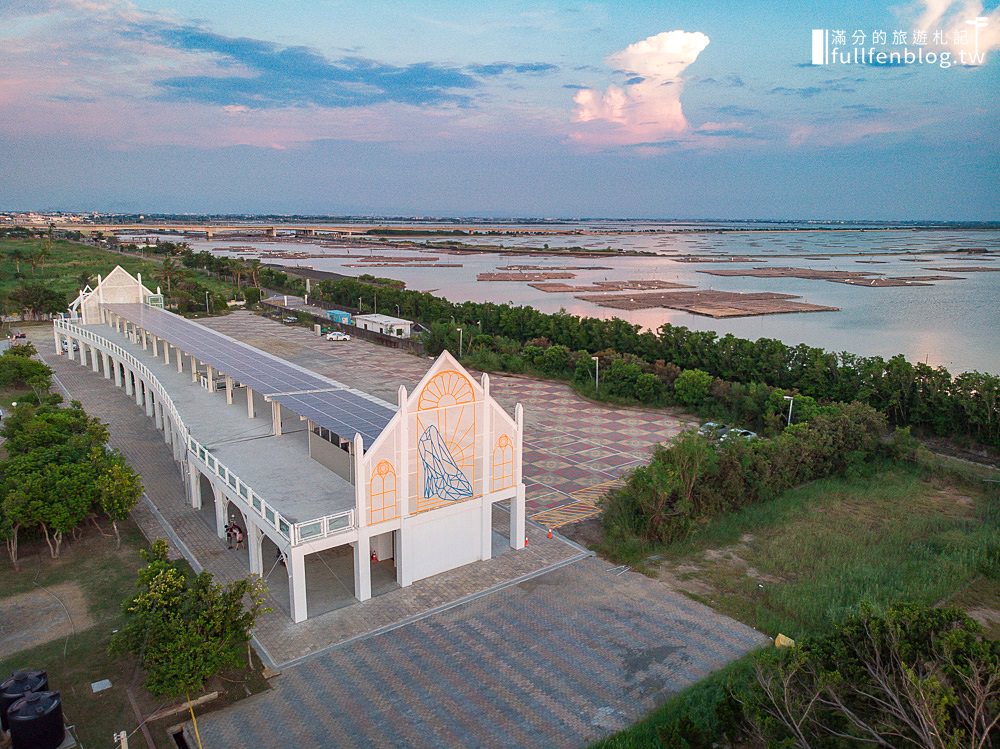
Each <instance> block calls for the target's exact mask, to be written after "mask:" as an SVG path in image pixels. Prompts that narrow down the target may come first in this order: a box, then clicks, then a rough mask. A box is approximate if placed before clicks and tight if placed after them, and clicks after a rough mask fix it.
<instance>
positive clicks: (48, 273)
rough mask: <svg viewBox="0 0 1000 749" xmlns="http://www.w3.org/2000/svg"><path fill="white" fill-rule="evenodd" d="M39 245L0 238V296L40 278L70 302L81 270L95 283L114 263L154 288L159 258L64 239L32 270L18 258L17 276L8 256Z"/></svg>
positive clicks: (219, 287) (220, 286)
mask: <svg viewBox="0 0 1000 749" xmlns="http://www.w3.org/2000/svg"><path fill="white" fill-rule="evenodd" d="M41 246H42V240H41V239H0V296H2V295H5V294H8V293H10V291H11V289H14V288H15V287H17V286H18V285H19V284H20V283H21V282H22V281H24V282H27V283H32V282H36V281H41V282H44V283H45V284H46V285H47V286H50V287H52V288H54V289H56V290H58V291H60V292H62V293H63V294H65V295H66V299H67V301H71V300H72V299H73V298H75V297H76V295H77V293H78V292H79V290H80V287H81V285H82V284H81V280H82V279H81V276H82V275H83V274H84V273H86V274H87V275H88V276H89V277H90V278H92V279H93V280H92V285H93V284H94V283H96V282H97V275H98V274H101V275H102V276H106V275H107V274H108V273H110V272H111V271H112V270H114V268H115V266H116V265H120V266H122V268H124V269H125V270H127V271H128V272H129V273H131V274H133V275H135V274H136V273H142V276H143V282H144V283H145V284H146V286H148V287H149V288H152V289H153V290H154V291H155V290H156V285H157V278H158V277H159V268H160V263H161V259H160V258H156V259H147V258H142V257H138V256H136V255H130V254H125V253H119V252H112V251H110V250H104V249H101V248H99V247H92V246H89V245H85V244H82V243H80V242H70V241H67V240H54V241H53V242H52V251H51V253H50V255H49V256H48V257H47V258H46V260H45V265H44V266H42V265H38V266H37V267H36V268H35V270H34V271H32V269H31V264H30V263H29V262H28V261H27V260H21V278H17V277H16V272H17V265H16V263H15V262H14V260H13V259H12V258H11V253H12V252H13V251H14V250H20V251H21V252H23V253H24V254H25V255H30V254H31V253H32V252H34V251H36V250H37V249H38V248H39V247H41ZM189 272H190V273H192V274H193V275H195V276H196V277H197V279H198V281H199V283H200V284H202V285H203V286H204V287H206V288H208V289H210V290H211V291H212V293H213V294H214V293H219V294H227V295H228V294H230V293H231V290H232V287H231V285H230V284H228V283H226V282H225V281H221V280H219V279H218V278H215V277H214V276H209V275H208V274H206V273H204V272H201V271H189Z"/></svg>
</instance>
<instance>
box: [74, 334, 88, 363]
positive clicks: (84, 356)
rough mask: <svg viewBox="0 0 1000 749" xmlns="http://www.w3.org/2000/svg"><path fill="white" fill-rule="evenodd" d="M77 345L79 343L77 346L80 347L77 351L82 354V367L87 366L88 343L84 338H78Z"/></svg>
mask: <svg viewBox="0 0 1000 749" xmlns="http://www.w3.org/2000/svg"><path fill="white" fill-rule="evenodd" d="M76 345H77V348H79V349H80V350H79V351H78V352H77V353H79V355H80V366H81V367H86V366H87V344H85V343H84V342H83V339H82V338H77V339H76Z"/></svg>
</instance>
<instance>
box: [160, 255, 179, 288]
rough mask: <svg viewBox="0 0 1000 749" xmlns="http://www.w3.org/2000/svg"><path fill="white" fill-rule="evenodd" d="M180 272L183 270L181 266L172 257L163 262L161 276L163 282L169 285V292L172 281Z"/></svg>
mask: <svg viewBox="0 0 1000 749" xmlns="http://www.w3.org/2000/svg"><path fill="white" fill-rule="evenodd" d="M180 272H181V269H180V266H178V265H177V261H176V260H174V259H173V258H172V257H168V258H167V259H166V260H164V261H163V264H162V265H161V266H160V278H162V279H163V283H165V284H166V285H167V293H168V294H169V293H170V282H171V281H172V280H173V279H175V278H177V276H178V275H179V274H180Z"/></svg>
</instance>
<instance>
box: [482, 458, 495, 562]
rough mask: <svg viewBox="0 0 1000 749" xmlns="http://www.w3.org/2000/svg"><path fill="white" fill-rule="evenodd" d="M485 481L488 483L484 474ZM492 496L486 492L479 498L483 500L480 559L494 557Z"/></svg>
mask: <svg viewBox="0 0 1000 749" xmlns="http://www.w3.org/2000/svg"><path fill="white" fill-rule="evenodd" d="M483 483H486V476H485V475H484V476H483ZM490 496H491V495H487V494H484V495H483V496H482V497H480V498H479V501H480V502H482V507H481V508H480V510H481V512H480V516H479V533H480V537H479V558H480V559H492V558H493V503H492V502H491V501H490Z"/></svg>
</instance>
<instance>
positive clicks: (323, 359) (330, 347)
mask: <svg viewBox="0 0 1000 749" xmlns="http://www.w3.org/2000/svg"><path fill="white" fill-rule="evenodd" d="M201 322H203V323H204V324H205V325H207V326H208V327H211V328H214V329H215V330H218V331H220V332H222V333H225V334H226V335H229V336H232V337H233V338H236V339H238V340H241V341H244V342H246V343H249V344H250V345H252V346H256V347H257V348H260V349H263V350H264V351H268V352H270V353H272V354H275V355H276V356H280V357H282V358H284V359H288V360H289V361H291V362H294V363H296V364H298V365H300V366H303V367H305V368H307V369H311V370H313V371H315V372H319V373H320V374H324V375H326V376H328V377H332V378H334V379H336V380H339V381H341V382H343V383H344V384H346V385H350V386H351V387H355V388H357V389H359V390H363V391H366V392H368V393H371V394H372V395H377V396H378V397H380V398H382V399H384V400H387V401H389V402H390V403H395V402H396V389H397V388H398V387H399V386H400V385H403V386H405V387H406V388H407V390H408V391H409V390H412V389H413V387H414V386H416V384H417V383H418V382H419V381H420V378H421V377H423V375H424V372H426V371H427V368H428V367H429V366H430V364H431V362H432V359H429V358H420V357H418V356H414V355H413V354H409V353H406V352H405V351H401V350H399V349H390V348H386V347H384V346H379V345H377V344H374V343H370V342H368V341H360V340H352V341H327V340H326V339H324V338H318V337H317V336H316V335H314V334H313V333H312V332H311V331H310V330H307V329H306V328H302V327H300V326H294V325H282V324H281V323H279V322H276V321H274V320H271V319H269V318H265V317H261V316H259V315H255V314H252V313H249V312H236V313H233V314H231V315H227V316H225V317H215V318H209V319H206V320H202V321H201ZM490 383H491V391H492V393H493V395H494V397H496V399H497V400H498V401H499V402H500V403H501V404H502V405H503V406H504V408H506V409H507V410H508V411H511V412H512V411H513V409H514V404H516V403H518V402H520V403H521V404H522V405H523V406H524V419H525V436H524V483H525V487H526V494H527V503H526V504H527V507H528V516H529V517H532V516H535V517H536V519H538V520H539V521H540V522H543V524H545V525H552V526H555V525H559V523H558V522H545V520H546V519H547V518H550V517H554V518H558V517H572V516H571V515H570V513H568V512H564V513H563V514H560V513H558V512H546V511H551V510H557V509H559V508H566V507H572V506H573V505H575V504H578V503H579V504H583V505H587V506H589V507H593V502H594V500H595V499H596V498H598V497H599V496H600V494H602V493H603V492H602V491H600V489H601V488H606V487H607V486H608V485H610V484H611V483H612V482H614V481H615V480H616V479H619V478H620V477H621V475H622V474H623V473H625V472H626V471H627V470H628V469H630V468H634V467H635V466H637V465H640V464H642V463H645V462H647V461H648V460H649V455H650V453H651V452H652V449H653V447H654V446H655V445H656V444H657V443H659V442H663V441H665V440H668V439H670V438H671V437H673V436H674V435H676V434H677V433H678V432H680V431H681V429H683V428H685V427H687V426H690V425H691V424H690V423H689V422H687V421H685V420H683V419H681V418H679V417H677V416H674V415H672V414H669V413H667V412H665V411H663V410H661V409H647V408H631V407H623V406H609V405H604V404H600V403H594V402H591V401H588V400H586V399H584V398H581V397H580V396H578V395H577V394H576V393H574V392H573V391H572V390H571V389H570V388H569V386H567V385H565V384H563V383H561V382H551V381H545V380H536V379H533V378H529V377H519V376H510V375H501V374H491V375H490ZM593 487H598V490H597V491H596V492H595V491H591V489H592V488H593ZM541 513H545V514H544V515H541V517H539V515H540V514H541Z"/></svg>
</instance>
